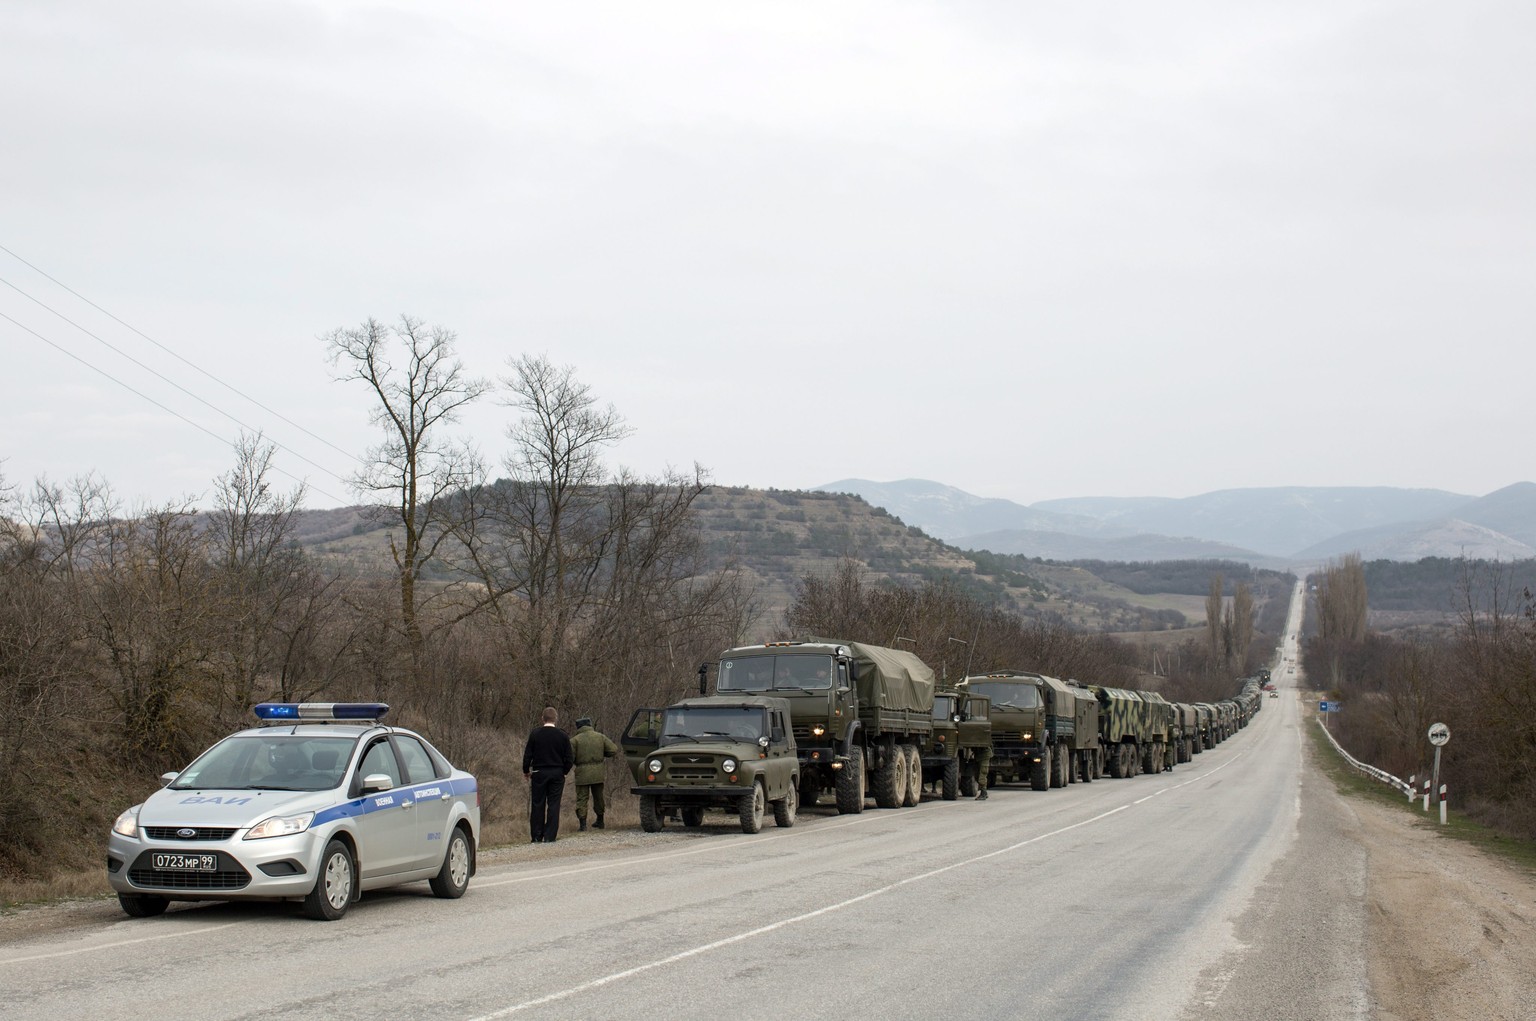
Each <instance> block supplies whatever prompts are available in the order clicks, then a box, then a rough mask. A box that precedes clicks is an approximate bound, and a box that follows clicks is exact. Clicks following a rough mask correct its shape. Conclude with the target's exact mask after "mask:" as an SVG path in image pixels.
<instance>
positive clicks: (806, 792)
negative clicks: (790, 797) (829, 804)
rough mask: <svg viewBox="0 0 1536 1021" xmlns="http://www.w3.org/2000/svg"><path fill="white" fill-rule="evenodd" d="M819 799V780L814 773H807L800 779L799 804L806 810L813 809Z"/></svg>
mask: <svg viewBox="0 0 1536 1021" xmlns="http://www.w3.org/2000/svg"><path fill="white" fill-rule="evenodd" d="M820 799H821V780H820V779H819V778H817V776H816V774H815V773H807V774H806V775H805V776H802V777H801V778H800V804H802V805H804V806H805V807H806V808H815V807H816V802H817V801H819V800H820Z"/></svg>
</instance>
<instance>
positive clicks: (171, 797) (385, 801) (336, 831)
mask: <svg viewBox="0 0 1536 1021" xmlns="http://www.w3.org/2000/svg"><path fill="white" fill-rule="evenodd" d="M388 710H389V706H387V705H384V704H383V703H379V702H306V703H293V702H268V703H263V704H261V705H259V706H257V707H256V715H257V717H259V718H260V719H261V720H262V721H263V725H262V726H259V727H256V728H255V729H252V730H242V731H240V732H239V733H237V734H231V735H230V736H229V737H226V738H224V740H222V741H220V742H219V743H218V744H216V745H214V746H213V747H212V748H209V749H208V750H207V751H205V752H204V753H203V754H201V755H199V756H198V757H197V759H196V760H195V761H193V763H192V764H191V765H190V766H188V767H187V768H186V769H183V770H182V771H181V772H180V773H167V774H165V776H164V777H162V779H163V780H165V781H166V784H165V786H164V787H162V788H161V789H160V790H158V791H156V792H155V793H154V794H152V795H150V796H149V798H148V799H146V800H145V802H144V803H143V804H142V805H135V806H133V807H132V808H130V809H128V810H127V811H126V812H124V813H123V814H122V815H120V816H118V817H117V822H115V823H114V824H113V825H112V833H111V834H110V836H109V837H108V838H107V879H108V880H109V881H110V882H111V884H112V888H113V889H114V890H116V891H117V898H118V901H119V902H120V903H121V904H122V906H123V910H124V911H126V912H127V913H128V914H130V915H132V916H134V917H135V918H147V917H149V916H151V915H158V914H160V913H161V912H163V911H164V910H165V909H166V906H167V905H168V904H169V903H170V902H171V901H173V900H242V899H248V900H268V899H289V898H291V899H295V900H302V902H303V910H304V913H305V914H306V915H308V916H310V917H311V918H322V919H336V918H340V917H341V916H342V915H343V914H345V913H346V910H347V907H348V905H350V904H352V903H353V902H354V901H356V900H357V899H358V898H359V897H360V896H361V895H362V893H363V891H365V890H376V889H380V888H382V887H386V886H395V885H397V884H400V883H410V882H414V881H418V880H423V879H425V880H427V881H429V882H430V883H431V886H432V892H433V893H434V894H436V895H437V896H439V897H450V898H452V897H460V896H462V895H463V893H464V891H465V889H466V888H467V887H468V886H469V877H470V876H472V875H474V873H475V853H476V850H477V849H478V847H479V835H480V793H479V785H478V784H477V783H476V781H475V778H474V777H473V776H471V775H470V774H468V773H466V772H464V771H463V770H461V769H455V768H454V767H453V766H452V765H451V764H450V763H449V762H448V760H447V759H445V758H443V756H442V754H441V753H439V752H438V751H437V749H435V748H433V747H432V746H431V745H430V744H428V743H427V742H426V741H425V740H424V739H423V738H422V737H421V736H420V735H419V734H414V733H412V732H411V731H408V730H402V729H400V728H398V727H388V726H384V725H382V724H381V723H380V722H379V721H380V720H381V719H382V718H383V716H384V714H385V713H386V712H387V711H388Z"/></svg>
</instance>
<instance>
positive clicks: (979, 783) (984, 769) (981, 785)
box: [976, 745, 992, 791]
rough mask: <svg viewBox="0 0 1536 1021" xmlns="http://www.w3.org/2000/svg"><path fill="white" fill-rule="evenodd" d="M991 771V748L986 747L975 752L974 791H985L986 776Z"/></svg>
mask: <svg viewBox="0 0 1536 1021" xmlns="http://www.w3.org/2000/svg"><path fill="white" fill-rule="evenodd" d="M991 771H992V748H991V746H990V745H989V746H987V747H986V748H981V749H979V750H977V752H976V789H977V790H979V791H984V790H986V789H987V774H988V773H990V772H991Z"/></svg>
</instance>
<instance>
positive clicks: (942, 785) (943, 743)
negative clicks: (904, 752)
mask: <svg viewBox="0 0 1536 1021" xmlns="http://www.w3.org/2000/svg"><path fill="white" fill-rule="evenodd" d="M989 713H990V705H989V700H988V699H986V698H984V697H982V696H980V695H969V694H966V693H965V692H964V691H959V690H956V689H949V690H942V691H938V692H935V693H934V696H933V733H932V734H931V735H930V736H929V738H928V740H927V741H925V742H924V743H923V744H922V745H921V746H920V749H919V750H920V751H921V752H922V757H923V783H924V784H933V785H935V786H936V787H937V788H938V792H939V796H940V797H942V798H943V799H944V800H945V801H954V800H955V799H956V798H958V797H959V796H960V795H961V794H962V793H964V794H965V795H966V797H970V796H971V795H973V794H975V793H976V769H977V765H978V762H979V758H978V756H979V754H980V752H981V749H983V748H986V747H987V746H989V745H990V744H991V743H992V722H991V719H990V718H989Z"/></svg>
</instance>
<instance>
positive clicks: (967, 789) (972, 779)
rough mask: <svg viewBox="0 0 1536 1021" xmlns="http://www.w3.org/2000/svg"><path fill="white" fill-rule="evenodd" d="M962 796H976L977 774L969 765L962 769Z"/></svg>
mask: <svg viewBox="0 0 1536 1021" xmlns="http://www.w3.org/2000/svg"><path fill="white" fill-rule="evenodd" d="M960 796H961V797H962V798H974V797H975V796H976V774H975V772H973V771H972V769H971V767H970V766H969V765H968V766H966V767H965V768H964V769H962V770H961V771H960Z"/></svg>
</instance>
